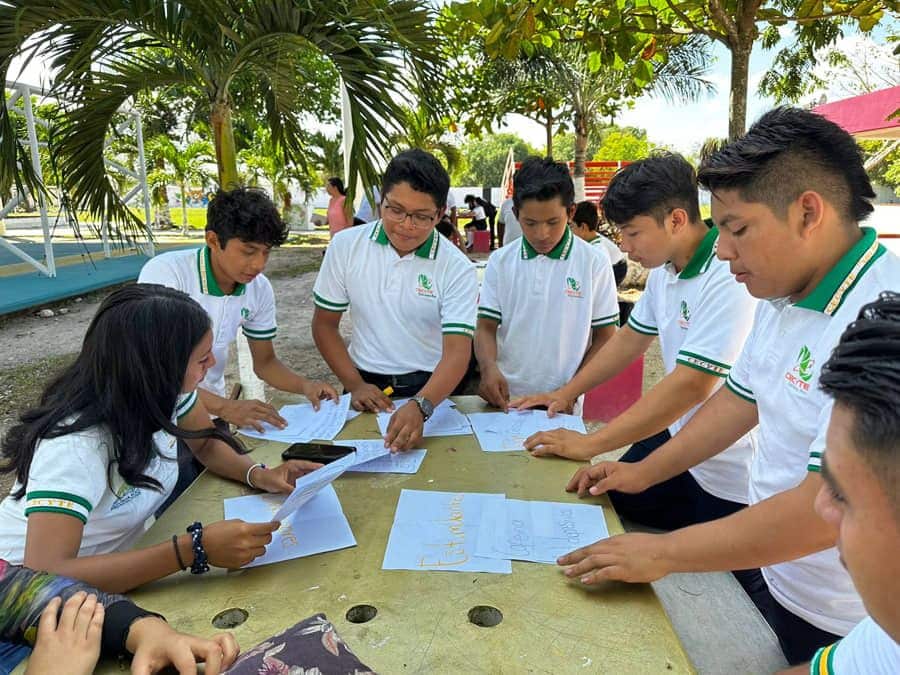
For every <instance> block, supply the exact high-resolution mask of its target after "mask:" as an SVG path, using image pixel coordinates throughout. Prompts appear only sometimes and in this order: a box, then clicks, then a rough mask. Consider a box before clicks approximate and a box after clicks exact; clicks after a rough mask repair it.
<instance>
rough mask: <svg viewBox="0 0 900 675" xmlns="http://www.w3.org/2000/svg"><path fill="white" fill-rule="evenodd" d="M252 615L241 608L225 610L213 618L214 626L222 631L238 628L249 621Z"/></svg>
mask: <svg viewBox="0 0 900 675" xmlns="http://www.w3.org/2000/svg"><path fill="white" fill-rule="evenodd" d="M249 616H250V614H249V612H247V610H245V609H241V608H240V607H231V608H230V609H226V610H223V611H221V612H219V613H218V614H216V615H215V616H214V617H213V620H212V625H213V626H215V627H216V628H220V629H222V630H228V629H230V628H236V627H237V626H240V625H241V624H242V623H244V622H245V621H246V620H247V617H249Z"/></svg>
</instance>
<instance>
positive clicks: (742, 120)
mask: <svg viewBox="0 0 900 675" xmlns="http://www.w3.org/2000/svg"><path fill="white" fill-rule="evenodd" d="M729 48H730V50H731V92H730V101H729V110H728V140H729V141H734V140H736V139H738V138H740V137H741V136H743V135H744V132H745V131H746V130H747V87H748V81H749V78H750V52H751V51H752V50H753V43H752V42H750V43H749V44H737V45H734V44H733V45H729Z"/></svg>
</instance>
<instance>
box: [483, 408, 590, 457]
mask: <svg viewBox="0 0 900 675" xmlns="http://www.w3.org/2000/svg"><path fill="white" fill-rule="evenodd" d="M468 417H469V422H470V423H471V425H472V429H473V430H474V432H475V436H476V437H477V438H478V443H479V445H481V449H482V450H484V451H485V452H511V451H515V450H522V449H523V444H524V443H525V439H527V438H528V437H529V436H531V435H532V434H536V433H537V432H539V431H552V430H553V429H570V430H571V431H579V432H581V433H586V431H587V430H586V429H585V427H584V420H582V419H581V418H580V417H576V416H575V415H557V416H556V417H547V413H546V412H544V411H543V410H521V411H519V410H511V411H510V412H508V413H502V412H501V413H471V414H470V415H469V416H468Z"/></svg>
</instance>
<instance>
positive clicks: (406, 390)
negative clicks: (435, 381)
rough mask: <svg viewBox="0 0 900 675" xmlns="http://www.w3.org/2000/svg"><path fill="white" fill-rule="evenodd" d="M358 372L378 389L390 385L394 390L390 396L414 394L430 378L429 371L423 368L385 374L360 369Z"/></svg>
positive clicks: (401, 396) (400, 396)
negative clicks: (395, 373)
mask: <svg viewBox="0 0 900 675" xmlns="http://www.w3.org/2000/svg"><path fill="white" fill-rule="evenodd" d="M359 374H360V376H361V377H362V379H363V381H364V382H366V383H367V384H374V385H375V386H376V387H378V388H379V389H386V388H387V387H391V388H392V389H393V390H394V393H393V394H391V396H392V397H396V398H408V397H410V396H415V395H416V394H418V393H419V392H420V391H421V390H422V387H424V386H425V383H426V382H428V380H429V379H430V378H431V373H429V372H427V371H425V370H416V371H413V372H411V373H403V374H402V375H386V374H383V373H370V372H368V371H366V370H360V371H359Z"/></svg>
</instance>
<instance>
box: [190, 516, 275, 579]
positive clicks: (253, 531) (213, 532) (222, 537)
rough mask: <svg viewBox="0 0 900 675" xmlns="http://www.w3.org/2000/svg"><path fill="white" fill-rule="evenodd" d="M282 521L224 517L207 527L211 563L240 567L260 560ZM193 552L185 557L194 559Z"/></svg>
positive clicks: (205, 539) (205, 544)
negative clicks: (248, 520)
mask: <svg viewBox="0 0 900 675" xmlns="http://www.w3.org/2000/svg"><path fill="white" fill-rule="evenodd" d="M279 527H281V523H247V522H244V521H243V520H237V519H232V520H220V521H218V522H216V523H210V524H209V525H205V526H204V527H203V548H204V549H206V556H207V558H209V564H210V565H215V566H216V567H225V568H226V569H230V570H233V569H237V568H239V567H243V566H244V565H246V564H247V563H249V562H252V561H253V560H256V558H258V557H259V556H261V555H262V554H263V553H265V552H266V546H267V545H268V544H270V543H271V542H272V533H273V532H275V530H277V529H278V528H279ZM193 559H194V556H193V554H189V555H188V556H187V557H185V560H186V561H192V560H193Z"/></svg>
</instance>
